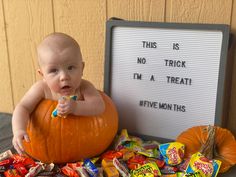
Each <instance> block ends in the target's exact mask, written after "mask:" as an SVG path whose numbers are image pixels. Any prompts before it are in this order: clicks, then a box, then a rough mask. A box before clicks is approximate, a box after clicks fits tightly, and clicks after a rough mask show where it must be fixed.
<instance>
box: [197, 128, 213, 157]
mask: <svg viewBox="0 0 236 177" xmlns="http://www.w3.org/2000/svg"><path fill="white" fill-rule="evenodd" d="M207 131H208V132H207V133H208V136H207V140H206V142H205V143H204V144H203V145H202V147H201V149H200V152H201V153H202V155H204V156H205V157H206V158H208V159H213V155H214V149H215V126H211V125H209V126H208V128H207Z"/></svg>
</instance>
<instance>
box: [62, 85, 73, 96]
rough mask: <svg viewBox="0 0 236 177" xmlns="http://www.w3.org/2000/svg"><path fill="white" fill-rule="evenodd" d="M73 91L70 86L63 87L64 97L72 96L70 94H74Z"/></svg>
mask: <svg viewBox="0 0 236 177" xmlns="http://www.w3.org/2000/svg"><path fill="white" fill-rule="evenodd" d="M71 89H72V88H71V87H70V86H69V85H65V86H63V87H61V93H62V94H63V95H70V94H72V93H71V91H72V90H71Z"/></svg>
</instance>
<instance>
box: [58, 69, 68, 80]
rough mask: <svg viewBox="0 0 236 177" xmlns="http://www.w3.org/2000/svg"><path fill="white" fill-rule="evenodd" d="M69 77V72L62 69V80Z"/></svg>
mask: <svg viewBox="0 0 236 177" xmlns="http://www.w3.org/2000/svg"><path fill="white" fill-rule="evenodd" d="M68 79H69V74H68V73H67V72H65V71H62V72H61V75H60V80H62V81H63V80H68Z"/></svg>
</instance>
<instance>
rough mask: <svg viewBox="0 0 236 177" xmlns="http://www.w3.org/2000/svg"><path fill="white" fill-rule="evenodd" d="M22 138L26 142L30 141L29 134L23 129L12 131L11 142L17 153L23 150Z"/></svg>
mask: <svg viewBox="0 0 236 177" xmlns="http://www.w3.org/2000/svg"><path fill="white" fill-rule="evenodd" d="M23 140H25V141H26V142H30V139H29V136H28V134H27V132H26V131H25V130H17V131H16V132H14V136H13V139H12V144H13V146H14V148H15V149H16V151H17V152H18V153H19V154H23V152H24V148H23V143H22V141H23Z"/></svg>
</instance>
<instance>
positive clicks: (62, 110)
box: [57, 99, 76, 117]
mask: <svg viewBox="0 0 236 177" xmlns="http://www.w3.org/2000/svg"><path fill="white" fill-rule="evenodd" d="M75 108H76V101H74V100H73V99H60V100H59V101H58V105H57V113H58V115H60V116H62V117H66V116H67V115H68V114H71V113H73V111H74V110H75Z"/></svg>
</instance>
